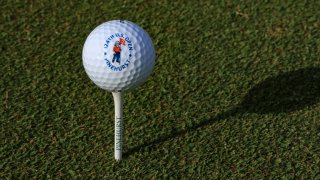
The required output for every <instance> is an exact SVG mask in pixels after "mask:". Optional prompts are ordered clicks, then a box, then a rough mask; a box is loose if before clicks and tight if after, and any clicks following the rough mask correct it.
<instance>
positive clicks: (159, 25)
mask: <svg viewBox="0 0 320 180" xmlns="http://www.w3.org/2000/svg"><path fill="white" fill-rule="evenodd" d="M257 2H258V1H240V2H239V1H224V3H223V2H218V1H216V2H215V3H213V2H211V1H209V0H208V1H200V2H199V1H196V0H193V1H184V2H183V1H145V2H144V1H105V2H98V3H97V2H96V3H93V2H88V1H83V2H76V1H74V2H64V1H60V2H56V1H47V2H45V1H41V2H38V3H33V2H28V1H15V2H13V1H8V2H5V1H2V2H1V3H0V11H1V25H0V30H1V31H0V32H1V34H0V37H1V56H0V57H1V60H0V72H1V78H0V105H1V106H0V122H1V134H0V135H1V137H0V138H1V147H0V177H1V179H11V178H12V179H16V178H22V177H23V178H26V179H29V178H37V179H44V178H48V179H50V178H55V177H62V178H64V179H69V178H77V177H78V178H85V177H97V178H103V177H104V178H106V179H118V178H119V179H129V178H130V179H131V178H133V179H136V178H137V179H167V178H170V177H171V178H173V179H178V178H186V179H194V178H205V177H209V178H216V179H229V178H230V179H231V178H232V179H261V178H265V177H267V178H270V179H278V178H283V179H293V178H297V179H300V178H303V179H312V178H313V179H319V178H320V168H319V167H320V104H319V101H320V75H319V74H320V58H319V55H320V19H319V17H320V11H319V9H320V3H319V2H320V1H314V2H312V1H308V2H304V1H302V0H301V1H292V2H290V1H288V2H286V3H285V2H284V1H271V2H269V1H261V2H260V3H257ZM112 19H127V20H130V21H133V22H135V23H137V24H138V25H140V26H141V27H143V28H144V29H145V30H146V31H148V32H149V34H150V36H151V37H152V39H153V41H154V44H155V48H156V50H157V62H156V67H155V70H154V72H153V73H152V75H151V77H150V78H149V79H148V81H147V82H146V83H145V84H144V85H143V86H141V87H139V88H137V89H135V90H133V91H131V92H127V93H126V94H125V110H124V113H125V129H126V132H125V139H126V140H125V144H124V148H125V154H124V155H125V160H124V161H122V162H115V160H114V157H113V133H114V131H113V130H114V124H113V122H114V119H113V118H114V117H113V116H114V112H113V111H114V110H113V100H112V96H111V93H108V92H105V91H103V90H101V89H99V88H98V87H96V86H95V85H94V84H93V83H92V82H91V81H90V80H89V78H88V77H87V75H86V74H85V71H84V69H83V67H82V59H81V53H82V46H83V43H84V41H85V39H86V37H87V35H88V34H89V33H90V32H91V30H93V29H94V28H95V27H96V26H97V25H99V24H101V23H102V22H105V21H108V20H112Z"/></svg>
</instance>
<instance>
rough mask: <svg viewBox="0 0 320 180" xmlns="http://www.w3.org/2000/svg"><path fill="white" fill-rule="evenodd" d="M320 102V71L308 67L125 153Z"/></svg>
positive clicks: (272, 80)
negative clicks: (229, 121)
mask: <svg viewBox="0 0 320 180" xmlns="http://www.w3.org/2000/svg"><path fill="white" fill-rule="evenodd" d="M319 101H320V68H319V67H308V68H303V69H299V70H295V71H290V72H286V73H282V74H279V75H277V76H274V77H269V78H267V79H265V80H264V81H262V82H261V83H258V84H257V85H255V86H254V87H253V88H252V89H250V90H249V91H248V93H247V94H246V95H245V96H244V98H243V100H242V102H241V103H240V104H238V105H237V106H235V107H232V108H231V109H230V110H227V111H225V112H222V113H219V114H217V115H216V116H214V117H212V118H210V119H206V120H203V121H201V122H199V123H198V124H195V125H194V126H192V127H191V128H188V129H185V130H181V131H176V132H172V133H171V134H169V135H167V136H162V137H160V138H158V139H156V140H154V141H151V142H146V143H144V144H142V145H138V146H136V147H133V148H131V149H128V151H126V152H125V153H124V156H125V157H126V156H129V155H130V154H133V153H135V152H137V151H139V150H141V149H142V148H144V147H151V148H152V147H153V146H156V145H158V144H161V143H163V142H165V141H167V140H170V139H172V138H176V137H179V136H182V135H184V134H186V133H188V132H192V131H195V130H197V129H198V128H201V127H205V126H208V125H210V124H212V123H214V122H217V121H220V120H223V119H226V118H229V117H232V116H235V115H241V114H244V113H258V114H278V113H288V112H293V111H297V110H300V109H303V108H306V107H310V106H313V105H316V104H317V103H318V102H319Z"/></svg>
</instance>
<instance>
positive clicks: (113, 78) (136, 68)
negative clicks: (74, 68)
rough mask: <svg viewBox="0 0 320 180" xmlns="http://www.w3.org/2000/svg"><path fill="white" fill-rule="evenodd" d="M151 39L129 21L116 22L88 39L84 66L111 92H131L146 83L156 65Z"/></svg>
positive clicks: (110, 23) (96, 31) (94, 31)
mask: <svg viewBox="0 0 320 180" xmlns="http://www.w3.org/2000/svg"><path fill="white" fill-rule="evenodd" d="M155 58H156V55H155V49H154V46H153V43H152V40H151V38H150V37H149V35H148V33H147V32H145V31H144V30H143V29H142V28H141V27H139V26H138V25H136V24H134V23H132V22H130V21H122V20H113V21H108V22H105V23H103V24H101V25H99V26H98V27H96V28H95V29H94V30H93V31H92V32H91V33H90V35H89V36H88V37H87V39H86V41H85V44H84V47H83V51H82V60H83V66H84V68H85V71H86V73H87V74H88V76H89V78H90V79H91V80H92V81H93V82H94V83H95V84H96V85H97V86H99V87H101V88H102V89H105V90H108V91H124V90H130V89H132V88H134V87H136V86H138V85H140V84H142V83H143V82H145V81H146V79H147V78H148V76H149V75H150V73H151V72H152V70H153V68H154V65H155Z"/></svg>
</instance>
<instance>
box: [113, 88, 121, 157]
mask: <svg viewBox="0 0 320 180" xmlns="http://www.w3.org/2000/svg"><path fill="white" fill-rule="evenodd" d="M112 95H113V100H114V109H115V124H114V125H115V126H114V129H115V131H114V133H115V134H114V157H115V159H116V160H117V161H120V160H122V146H123V93H122V92H112Z"/></svg>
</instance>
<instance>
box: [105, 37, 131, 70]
mask: <svg viewBox="0 0 320 180" xmlns="http://www.w3.org/2000/svg"><path fill="white" fill-rule="evenodd" d="M133 53H134V51H133V44H132V42H131V38H130V37H128V36H126V35H125V34H123V33H114V34H111V35H109V36H107V38H106V40H105V43H104V60H105V61H106V66H107V68H109V69H111V70H112V71H123V70H125V69H126V68H127V67H128V66H129V65H130V63H131V57H132V56H133Z"/></svg>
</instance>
